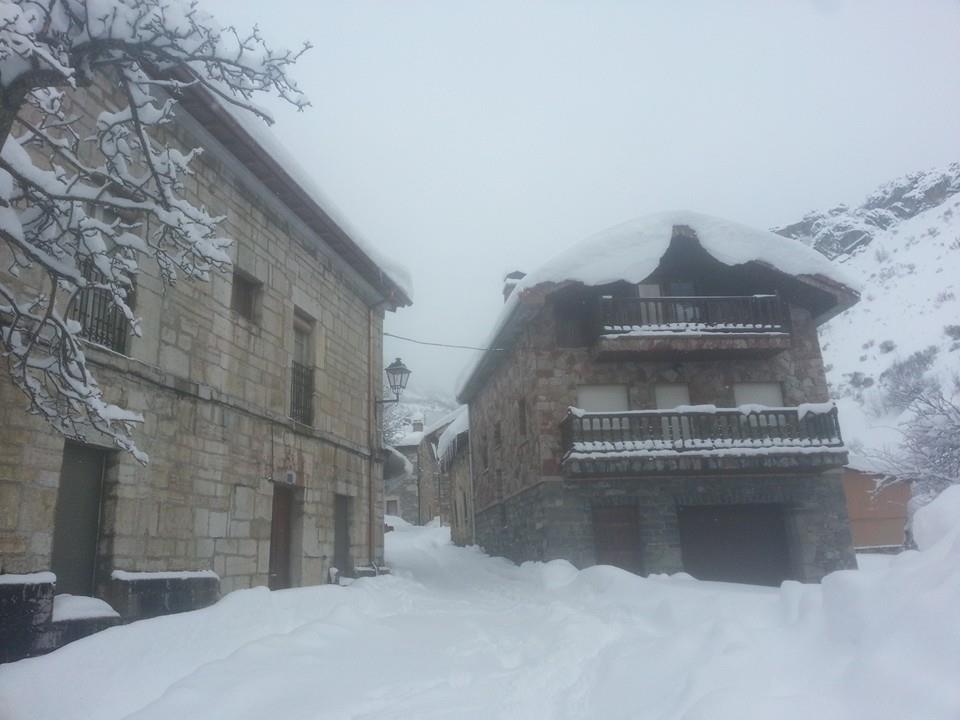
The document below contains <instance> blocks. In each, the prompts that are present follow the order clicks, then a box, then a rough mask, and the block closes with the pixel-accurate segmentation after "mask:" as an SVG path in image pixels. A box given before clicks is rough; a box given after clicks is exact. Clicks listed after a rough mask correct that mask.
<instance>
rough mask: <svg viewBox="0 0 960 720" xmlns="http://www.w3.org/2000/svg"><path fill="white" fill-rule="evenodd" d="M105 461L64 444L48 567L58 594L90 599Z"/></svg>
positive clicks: (82, 448)
mask: <svg viewBox="0 0 960 720" xmlns="http://www.w3.org/2000/svg"><path fill="white" fill-rule="evenodd" d="M106 457H107V451H105V450H99V449H97V448H93V447H88V446H86V445H80V444H78V443H74V442H70V441H69V440H68V441H67V442H66V443H64V446H63V465H62V466H61V468H60V488H59V490H58V491H57V507H56V511H55V515H54V525H53V558H52V560H51V563H50V565H51V568H52V570H53V572H54V573H55V574H56V576H57V592H58V593H70V594H71V595H93V590H94V576H95V573H96V565H97V541H98V539H99V537H100V507H101V502H102V496H103V469H104V466H105V464H106Z"/></svg>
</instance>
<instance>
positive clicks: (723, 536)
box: [677, 504, 793, 585]
mask: <svg viewBox="0 0 960 720" xmlns="http://www.w3.org/2000/svg"><path fill="white" fill-rule="evenodd" d="M677 515H678V518H679V522H680V547H681V550H682V552H683V568H684V570H685V571H686V572H688V573H690V574H691V575H693V576H694V577H695V578H697V579H699V580H720V581H725V582H741V583H751V584H753V585H779V584H780V583H781V582H782V581H784V580H788V579H790V578H791V577H793V573H792V572H791V568H790V554H789V550H788V547H787V533H786V526H785V524H784V513H783V507H782V506H780V505H774V504H756V505H704V506H699V505H698V506H683V507H680V508H678V509H677Z"/></svg>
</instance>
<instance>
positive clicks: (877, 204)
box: [774, 162, 960, 258]
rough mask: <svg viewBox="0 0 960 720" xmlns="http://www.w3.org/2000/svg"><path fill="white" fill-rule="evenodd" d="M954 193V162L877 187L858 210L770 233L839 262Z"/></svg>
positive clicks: (959, 171)
mask: <svg viewBox="0 0 960 720" xmlns="http://www.w3.org/2000/svg"><path fill="white" fill-rule="evenodd" d="M958 193H960V162H955V163H951V164H950V165H948V166H947V167H944V168H938V169H935V170H923V171H920V172H915V173H911V174H909V175H905V176H903V177H901V178H898V179H896V180H893V181H891V182H888V183H886V184H884V185H881V186H880V187H878V188H877V189H876V190H875V191H874V192H873V193H872V194H871V195H870V196H869V197H868V198H867V199H866V200H864V202H863V204H862V205H860V206H858V207H855V208H851V207H849V206H847V205H837V206H836V207H834V208H832V209H830V210H827V211H825V212H811V213H808V214H807V215H806V216H805V217H804V218H803V219H802V220H800V221H799V222H796V223H793V224H792V225H784V226H783V227H780V228H775V229H774V232H776V233H779V234H780V235H786V236H787V237H791V238H794V239H795V240H802V241H803V242H805V243H807V244H808V245H812V246H813V247H815V248H816V249H817V250H819V251H820V252H822V253H823V254H824V255H826V256H827V257H829V258H838V257H844V256H847V255H850V254H852V253H854V252H856V251H857V250H858V249H861V248H863V247H864V246H866V245H869V244H870V243H871V242H872V241H873V239H874V237H876V236H877V235H878V234H880V233H882V232H883V231H884V230H890V229H895V228H896V227H897V226H898V225H899V224H900V223H902V222H903V221H905V220H909V219H911V218H913V217H916V216H917V215H920V214H921V213H923V212H925V211H926V210H931V209H934V208H936V207H938V206H940V205H942V204H943V203H945V202H946V201H947V200H949V199H950V197H951V196H953V195H956V194H958Z"/></svg>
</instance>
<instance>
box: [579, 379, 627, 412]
mask: <svg viewBox="0 0 960 720" xmlns="http://www.w3.org/2000/svg"><path fill="white" fill-rule="evenodd" d="M577 407H578V408H581V409H582V410H586V411H587V412H623V411H625V410H629V409H630V404H629V402H628V401H627V386H626V385H580V386H579V387H578V388H577Z"/></svg>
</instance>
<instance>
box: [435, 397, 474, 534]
mask: <svg viewBox="0 0 960 720" xmlns="http://www.w3.org/2000/svg"><path fill="white" fill-rule="evenodd" d="M437 457H438V458H439V459H440V476H441V486H442V487H446V488H449V496H450V515H449V517H450V535H451V539H452V540H453V541H454V542H455V543H456V544H458V545H472V544H473V543H474V538H475V528H474V524H473V516H474V505H473V483H472V480H471V477H470V413H469V412H468V409H467V408H466V407H465V406H461V407H459V408H457V410H456V411H454V417H453V419H452V420H451V421H450V423H449V424H448V425H447V426H446V427H445V428H444V429H443V432H442V433H441V434H440V436H439V437H438V438H437Z"/></svg>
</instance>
